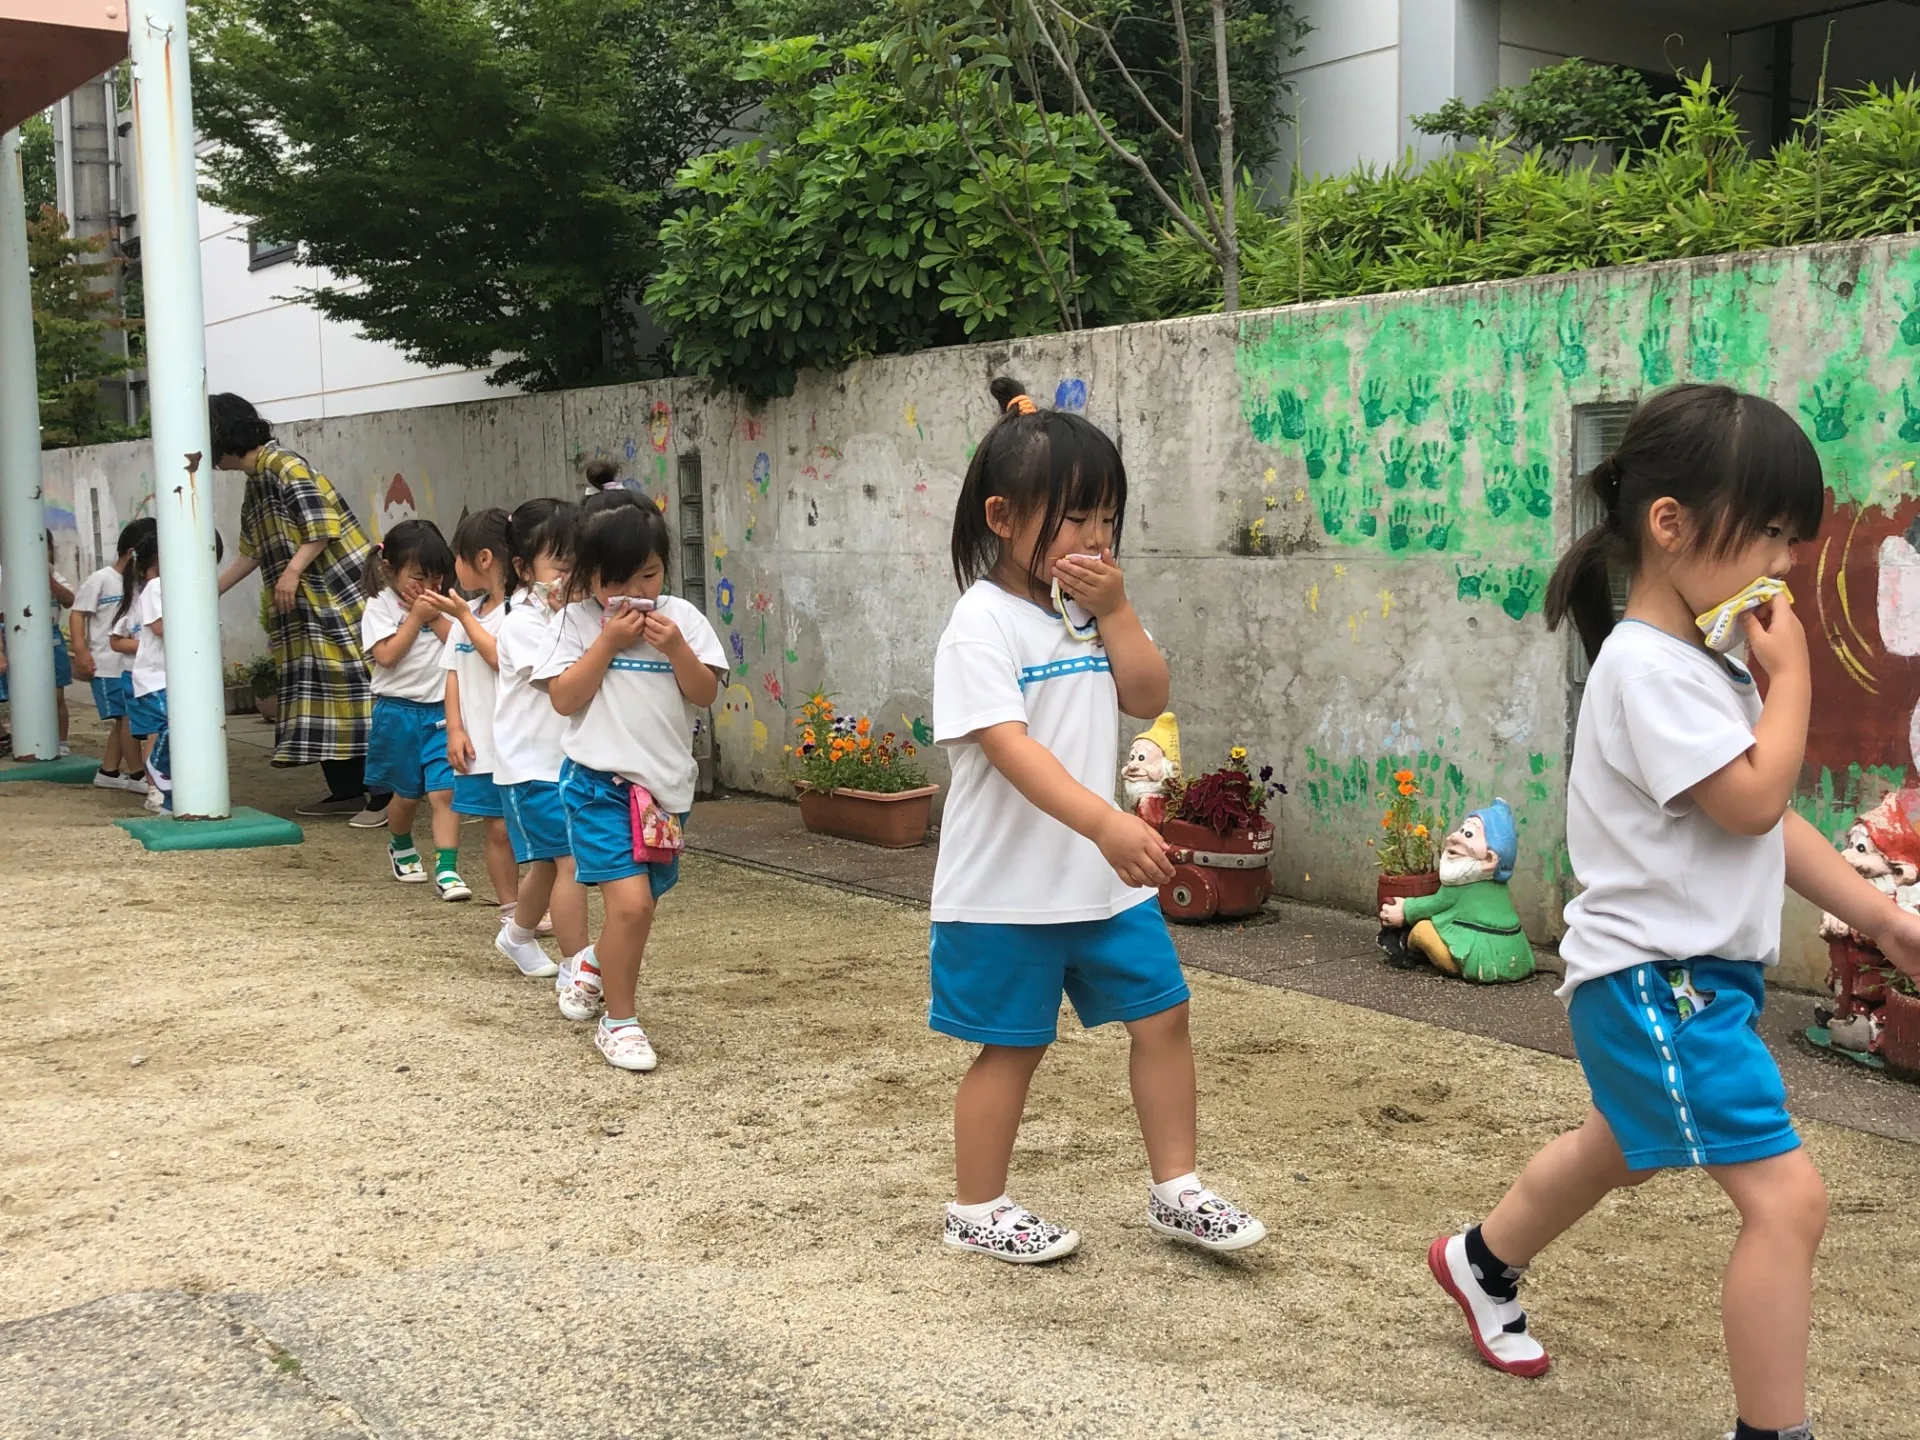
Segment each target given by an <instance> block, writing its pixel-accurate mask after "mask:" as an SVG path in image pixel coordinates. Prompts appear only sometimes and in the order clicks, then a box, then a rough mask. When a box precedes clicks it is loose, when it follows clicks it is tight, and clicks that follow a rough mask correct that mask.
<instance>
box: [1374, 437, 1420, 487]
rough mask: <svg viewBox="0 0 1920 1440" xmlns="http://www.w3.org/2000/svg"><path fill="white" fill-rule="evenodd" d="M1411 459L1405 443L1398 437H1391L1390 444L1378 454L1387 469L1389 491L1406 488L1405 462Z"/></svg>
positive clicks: (1410, 453)
mask: <svg viewBox="0 0 1920 1440" xmlns="http://www.w3.org/2000/svg"><path fill="white" fill-rule="evenodd" d="M1412 458H1413V456H1412V452H1410V451H1409V450H1408V449H1407V442H1406V441H1405V440H1404V439H1402V438H1401V437H1400V436H1398V435H1396V436H1394V437H1393V441H1392V443H1391V444H1389V445H1388V446H1387V448H1386V449H1384V450H1382V451H1381V452H1380V459H1381V462H1382V463H1383V464H1385V466H1386V467H1387V470H1386V481H1387V488H1388V489H1389V490H1404V489H1406V488H1407V462H1408V461H1409V460H1411V459H1412Z"/></svg>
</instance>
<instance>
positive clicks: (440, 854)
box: [433, 849, 460, 875]
mask: <svg viewBox="0 0 1920 1440" xmlns="http://www.w3.org/2000/svg"><path fill="white" fill-rule="evenodd" d="M459 862H460V852H459V850H458V849H454V850H436V851H435V852H434V862H433V869H434V873H435V874H437V875H457V874H459V873H460V863H459Z"/></svg>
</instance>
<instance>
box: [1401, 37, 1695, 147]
mask: <svg viewBox="0 0 1920 1440" xmlns="http://www.w3.org/2000/svg"><path fill="white" fill-rule="evenodd" d="M1657 113H1658V107H1657V106H1656V105H1655V104H1654V100H1653V96H1652V95H1651V94H1650V93H1649V92H1648V90H1647V82H1646V81H1645V80H1644V79H1642V78H1641V76H1640V74H1639V73H1638V72H1637V71H1633V70H1622V69H1619V68H1617V67H1615V66H1612V65H1594V64H1591V63H1590V62H1588V61H1585V60H1581V59H1577V58H1576V59H1572V60H1563V61H1561V62H1560V63H1559V64H1558V65H1548V66H1545V67H1544V68H1542V69H1539V70H1536V71H1534V72H1533V74H1532V75H1531V76H1530V77H1529V78H1528V80H1527V83H1526V84H1524V85H1518V86H1512V85H1501V86H1499V87H1498V88H1496V89H1495V90H1494V92H1493V93H1492V94H1491V95H1489V96H1487V98H1486V99H1485V100H1484V101H1482V102H1481V103H1480V104H1478V105H1468V104H1467V103H1466V102H1465V101H1463V100H1460V99H1458V98H1456V99H1453V100H1449V101H1448V102H1447V103H1446V104H1445V105H1442V106H1441V107H1440V108H1439V109H1438V110H1435V111H1434V112H1432V113H1431V114H1428V115H1415V116H1414V117H1413V128H1414V129H1416V130H1418V131H1420V132H1421V133H1422V134H1424V135H1444V136H1447V137H1448V138H1449V139H1452V140H1455V141H1462V140H1511V141H1512V142H1513V144H1514V147H1515V148H1516V149H1519V150H1544V151H1547V152H1548V153H1549V154H1550V155H1552V156H1554V157H1557V158H1558V159H1560V160H1562V161H1565V160H1566V159H1567V158H1568V157H1569V156H1570V155H1571V154H1572V153H1573V148H1574V146H1576V145H1581V144H1606V145H1618V144H1622V143H1625V142H1629V141H1635V140H1637V139H1638V138H1639V137H1640V135H1641V134H1642V132H1644V131H1645V130H1646V129H1647V127H1648V126H1650V125H1652V124H1653V122H1654V120H1655V118H1656V116H1657Z"/></svg>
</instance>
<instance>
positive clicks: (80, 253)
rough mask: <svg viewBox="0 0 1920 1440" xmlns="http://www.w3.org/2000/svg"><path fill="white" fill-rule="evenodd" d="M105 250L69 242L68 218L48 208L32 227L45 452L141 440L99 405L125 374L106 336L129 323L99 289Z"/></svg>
mask: <svg viewBox="0 0 1920 1440" xmlns="http://www.w3.org/2000/svg"><path fill="white" fill-rule="evenodd" d="M106 243H107V242H106V240H105V239H104V238H101V237H97V238H94V239H90V240H75V239H74V238H73V237H72V236H70V235H68V234H67V221H66V217H65V216H63V215H61V214H60V213H59V212H58V211H56V210H55V209H54V208H53V205H52V204H51V202H49V203H48V204H46V205H44V206H42V207H41V209H40V212H39V214H38V215H36V216H35V217H34V218H33V219H32V220H31V221H30V222H29V223H28V225H27V263H28V266H29V267H30V268H31V270H32V275H33V280H32V285H33V352H34V360H35V362H36V363H37V366H38V371H39V388H40V446H41V448H42V449H44V450H57V449H60V448H62V447H63V446H68V445H99V444H103V443H105V442H106V441H109V440H126V439H130V438H132V437H133V436H134V435H136V434H138V433H139V432H138V431H137V430H134V429H130V428H128V427H127V426H126V425H123V424H120V423H119V422H118V421H115V420H111V419H109V418H108V417H107V415H106V413H105V411H104V409H103V407H102V405H101V394H100V382H101V381H103V380H118V379H119V378H120V377H121V376H123V375H125V374H126V373H127V368H128V366H127V361H126V359H125V358H124V357H123V356H121V355H119V354H117V353H115V349H114V348H108V347H106V346H105V345H104V344H103V342H105V341H106V339H107V335H108V332H109V331H111V330H118V329H124V328H126V327H127V323H128V322H126V321H123V320H122V319H121V318H120V314H119V306H118V304H117V302H116V301H115V299H114V295H113V291H112V289H111V288H107V289H104V290H102V289H99V288H96V287H98V286H100V285H101V284H102V282H104V281H105V280H106V278H107V276H108V275H109V274H110V272H111V268H112V265H113V263H114V262H113V261H111V260H108V259H106V258H105V257H104V255H103V252H104V251H105V249H106ZM116 344H117V342H116ZM135 363H136V364H137V363H138V360H137V357H136V361H135Z"/></svg>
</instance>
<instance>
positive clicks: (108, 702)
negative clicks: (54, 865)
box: [68, 518, 159, 795]
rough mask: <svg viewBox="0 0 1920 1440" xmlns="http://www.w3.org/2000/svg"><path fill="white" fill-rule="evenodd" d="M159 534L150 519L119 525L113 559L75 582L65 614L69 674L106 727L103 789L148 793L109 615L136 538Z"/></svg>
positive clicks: (122, 588)
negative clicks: (84, 687)
mask: <svg viewBox="0 0 1920 1440" xmlns="http://www.w3.org/2000/svg"><path fill="white" fill-rule="evenodd" d="M158 534H159V526H158V522H157V521H154V520H153V519H151V518H149V519H144V520H135V521H133V522H132V523H131V524H129V525H127V526H125V527H123V528H122V529H121V531H120V538H119V541H118V542H117V543H116V544H115V546H114V561H113V563H112V564H111V565H102V566H101V567H100V568H99V569H98V570H96V571H94V572H93V573H92V574H91V575H89V576H87V578H86V579H85V580H82V581H81V582H80V588H79V589H78V590H77V591H75V592H74V597H73V609H72V611H71V612H70V613H69V617H68V625H69V627H70V633H69V638H70V639H71V640H72V642H73V667H74V673H75V674H76V675H77V676H79V677H80V678H81V679H83V680H85V681H87V682H88V685H89V686H90V687H91V689H92V691H93V708H94V710H95V711H96V712H97V713H98V714H99V716H100V718H101V719H102V720H104V721H105V722H106V724H107V745H106V750H105V752H104V753H103V754H102V756H101V758H100V768H99V770H98V771H96V772H95V773H94V777H93V783H94V784H95V785H98V786H99V787H100V788H101V789H102V790H132V791H134V792H136V793H137V794H140V795H144V794H146V793H147V782H146V778H145V776H144V775H142V774H141V770H140V764H139V755H140V752H139V749H138V748H137V747H136V746H135V745H134V743H133V735H132V732H131V731H129V730H128V729H127V702H128V700H129V699H130V698H131V693H130V685H131V682H130V680H129V679H128V676H127V657H126V656H124V655H122V654H120V653H119V652H118V651H117V650H115V649H114V648H113V611H114V609H115V607H117V606H118V604H119V602H120V598H121V596H122V595H124V594H125V593H126V586H127V567H128V566H129V565H131V564H132V563H133V552H134V549H135V547H136V546H137V545H138V544H139V543H140V540H141V537H142V536H146V535H154V536H157V535H158Z"/></svg>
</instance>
